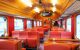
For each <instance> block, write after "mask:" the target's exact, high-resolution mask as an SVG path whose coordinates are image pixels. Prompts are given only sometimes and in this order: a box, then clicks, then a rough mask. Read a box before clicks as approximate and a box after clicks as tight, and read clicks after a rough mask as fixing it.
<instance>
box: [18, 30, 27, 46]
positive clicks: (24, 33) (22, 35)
mask: <svg viewBox="0 0 80 50" xmlns="http://www.w3.org/2000/svg"><path fill="white" fill-rule="evenodd" d="M27 38H28V32H27V31H20V32H19V38H18V39H20V40H21V41H22V42H23V43H24V44H25V46H26V45H27Z"/></svg>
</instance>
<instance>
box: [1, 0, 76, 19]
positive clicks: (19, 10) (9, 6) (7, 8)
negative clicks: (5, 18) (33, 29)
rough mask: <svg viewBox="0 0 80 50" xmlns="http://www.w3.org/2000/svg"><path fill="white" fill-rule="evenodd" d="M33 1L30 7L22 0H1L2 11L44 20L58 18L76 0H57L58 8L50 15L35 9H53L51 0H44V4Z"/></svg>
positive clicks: (36, 0)
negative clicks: (41, 13) (44, 14)
mask: <svg viewBox="0 0 80 50" xmlns="http://www.w3.org/2000/svg"><path fill="white" fill-rule="evenodd" d="M31 1H32V3H33V5H32V7H28V6H26V5H24V3H22V2H21V1H20V0H0V12H6V13H9V14H13V15H16V16H23V17H26V18H31V19H38V20H44V19H47V18H51V19H53V20H56V19H58V18H59V17H60V16H61V15H62V14H63V13H64V11H65V10H66V9H67V8H68V7H69V6H70V5H71V4H72V3H73V2H74V1H75V0H57V1H58V2H57V4H56V9H57V10H56V12H54V13H53V15H52V16H50V17H42V16H41V15H40V13H36V12H35V11H34V10H33V9H34V7H39V8H40V10H41V11H44V9H47V10H51V9H52V7H53V5H52V4H51V0H42V5H41V4H39V0H31ZM43 6H45V7H43Z"/></svg>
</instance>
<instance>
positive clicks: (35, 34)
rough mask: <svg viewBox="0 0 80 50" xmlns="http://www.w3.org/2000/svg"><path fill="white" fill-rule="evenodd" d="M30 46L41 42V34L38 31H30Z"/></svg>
mask: <svg viewBox="0 0 80 50" xmlns="http://www.w3.org/2000/svg"><path fill="white" fill-rule="evenodd" d="M27 43H28V47H31V48H34V47H37V45H38V44H39V35H38V32H37V31H30V32H28V38H27Z"/></svg>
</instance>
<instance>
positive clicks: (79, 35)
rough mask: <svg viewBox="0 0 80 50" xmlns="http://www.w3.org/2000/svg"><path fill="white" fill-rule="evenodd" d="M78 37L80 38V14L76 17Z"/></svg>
mask: <svg viewBox="0 0 80 50" xmlns="http://www.w3.org/2000/svg"><path fill="white" fill-rule="evenodd" d="M76 37H77V38H79V39H80V15H78V16H77V18H76Z"/></svg>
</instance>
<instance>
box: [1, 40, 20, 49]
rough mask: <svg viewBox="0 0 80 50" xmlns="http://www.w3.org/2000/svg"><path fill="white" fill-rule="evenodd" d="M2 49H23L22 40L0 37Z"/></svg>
mask: <svg viewBox="0 0 80 50" xmlns="http://www.w3.org/2000/svg"><path fill="white" fill-rule="evenodd" d="M0 50H21V42H20V41H18V40H8V39H7V40H5V39H0Z"/></svg>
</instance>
